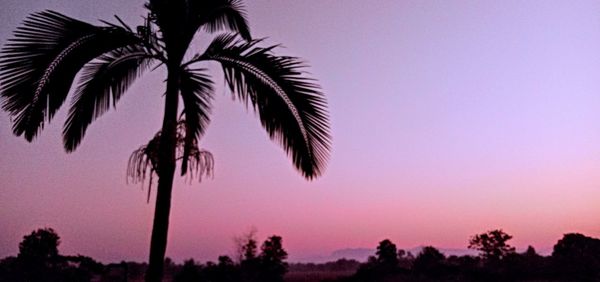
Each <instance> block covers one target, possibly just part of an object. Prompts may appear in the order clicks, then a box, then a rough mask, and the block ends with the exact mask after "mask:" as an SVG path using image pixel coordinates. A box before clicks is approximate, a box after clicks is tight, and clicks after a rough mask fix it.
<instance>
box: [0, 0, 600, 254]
mask: <svg viewBox="0 0 600 282" xmlns="http://www.w3.org/2000/svg"><path fill="white" fill-rule="evenodd" d="M125 2H127V3H126V4H124V3H125ZM246 2H247V10H248V16H249V20H250V23H251V27H252V31H253V36H254V37H265V36H269V38H270V39H269V40H268V41H267V42H268V43H283V45H284V46H285V48H282V49H279V50H278V51H277V52H278V53H279V54H285V55H296V56H301V57H303V58H306V59H307V60H308V61H309V62H310V64H311V66H312V68H311V69H310V71H311V73H312V74H313V75H314V76H315V77H317V78H318V79H319V80H320V82H321V85H322V86H323V88H324V91H325V93H326V94H327V97H328V101H329V106H330V113H331V122H332V135H333V152H332V157H331V160H330V162H329V165H328V169H327V171H326V173H325V175H324V176H323V177H322V178H320V179H317V180H316V181H313V182H306V181H305V180H303V179H302V178H301V177H300V175H299V174H298V173H296V172H295V171H294V169H293V167H292V165H291V162H290V161H289V160H288V159H287V157H286V156H285V153H284V152H283V150H282V149H281V148H279V147H278V145H277V144H275V143H273V142H271V141H270V140H269V139H268V136H267V135H266V133H265V132H264V130H263V129H262V128H261V127H260V124H259V122H258V119H257V118H256V117H255V116H254V114H253V113H252V112H250V111H248V110H246V109H245V107H244V106H242V105H241V104H240V103H238V102H237V101H232V100H231V96H230V95H229V93H228V92H227V91H226V90H225V89H224V87H223V80H222V75H221V73H220V72H215V76H214V77H215V80H216V81H217V85H218V86H219V87H217V91H218V93H219V94H220V95H218V99H217V100H216V102H215V105H214V113H213V116H212V118H213V121H212V123H211V126H210V128H209V130H208V133H207V135H206V136H205V138H204V139H203V143H202V144H203V147H204V148H206V149H208V150H210V151H211V152H213V154H214V155H215V158H216V173H215V177H214V179H212V180H210V179H209V180H207V181H205V182H203V183H201V184H197V183H194V184H193V185H187V184H185V182H184V181H183V180H179V181H176V185H175V186H176V187H175V189H174V197H173V209H172V212H171V229H170V234H169V246H168V250H167V256H170V257H172V258H174V259H175V260H176V261H181V260H182V259H184V258H189V257H194V258H196V259H200V260H207V259H211V260H215V259H216V258H217V255H219V254H233V249H234V248H233V238H234V237H235V236H238V235H240V234H242V233H245V232H247V231H248V230H249V229H250V228H252V227H256V228H257V229H258V237H259V239H261V240H262V239H264V238H265V237H266V236H268V235H271V234H279V235H282V236H283V238H284V246H285V248H286V249H287V250H288V252H289V253H290V256H291V258H292V259H297V258H303V257H309V256H313V255H319V254H327V253H329V252H330V251H332V250H335V249H339V248H345V247H375V246H376V244H377V242H378V241H380V240H381V239H384V238H390V239H391V240H392V241H394V242H395V243H397V244H398V245H399V246H400V247H402V248H410V247H414V246H417V245H422V244H432V245H435V246H439V247H448V248H465V247H466V245H467V241H468V238H469V236H471V235H473V234H475V233H478V232H483V231H486V230H488V229H492V228H503V229H504V230H505V231H507V232H508V233H510V234H512V235H513V236H514V239H513V241H512V242H513V243H514V244H515V245H516V246H517V247H521V248H522V247H525V246H526V245H527V244H532V245H534V246H535V247H537V248H539V249H547V248H550V247H551V246H552V245H553V244H554V243H555V242H556V241H557V240H558V239H559V238H560V237H561V236H562V234H563V233H566V232H582V233H585V234H587V235H589V236H595V237H600V2H598V1H433V0H431V1H416V0H415V1H392V0H390V1H375V2H369V3H368V5H366V2H365V1H362V0H356V1H316V0H313V1H266V0H261V1H257V0H252V1H246ZM142 4H143V2H142V1H116V0H105V1H96V0H79V1H66V0H44V1H34V0H3V2H2V8H3V9H1V10H0V23H1V24H0V43H2V44H3V43H4V42H6V39H7V38H8V37H9V36H10V32H11V31H12V30H13V29H14V28H15V27H16V26H17V25H19V23H20V22H21V21H22V20H23V19H24V18H25V16H26V15H27V14H28V13H30V12H33V11H39V10H42V9H47V8H48V9H55V10H58V11H61V12H63V13H65V14H67V15H70V16H74V17H77V18H79V19H83V20H87V21H93V22H95V23H97V21H96V19H109V20H110V19H112V15H113V14H115V13H116V14H118V15H119V16H121V17H122V18H123V19H124V20H125V21H126V22H127V23H129V24H130V25H132V26H135V25H137V24H139V23H140V22H141V18H140V15H142V14H143V9H142ZM209 39H210V37H209V36H206V35H202V36H200V37H199V38H198V42H197V44H196V47H198V49H199V50H200V47H201V46H204V44H206V43H205V42H206V40H209ZM215 70H218V69H216V68H215ZM163 78H164V72H163V71H161V70H159V71H155V72H153V73H150V74H147V75H146V76H145V77H144V78H142V79H140V80H138V81H137V83H136V84H135V85H134V86H133V87H132V89H131V90H130V91H129V93H127V95H125V97H124V98H123V99H122V100H121V102H120V104H118V106H117V110H116V111H110V112H109V113H107V114H106V115H105V116H103V117H102V118H101V119H99V120H97V121H96V122H95V124H93V125H92V126H91V127H90V129H89V130H88V133H87V136H86V138H85V139H84V141H83V144H82V146H81V147H80V148H79V149H78V151H76V152H75V153H73V154H70V155H67V154H66V153H64V151H63V149H62V143H61V142H62V141H61V136H60V133H61V130H62V124H63V122H64V120H65V112H66V109H67V107H64V108H63V109H62V111H61V112H60V113H59V114H58V115H57V116H56V117H55V118H54V120H53V121H52V123H51V124H50V125H49V126H46V129H45V131H44V132H43V133H42V134H41V135H40V137H39V138H38V139H37V140H36V141H35V142H34V143H32V144H29V143H27V142H26V141H25V140H24V139H22V138H17V137H14V136H13V135H12V133H11V130H10V126H11V124H10V121H9V117H8V115H7V114H6V113H4V112H1V113H0V152H3V154H2V157H1V158H0V186H1V187H0V257H4V256H7V255H14V254H16V253H17V251H18V243H19V241H20V240H21V238H22V236H23V235H25V234H27V233H29V232H31V231H32V230H34V229H36V228H39V227H43V226H48V227H53V228H54V229H55V230H57V231H58V233H59V235H60V236H61V237H62V241H63V244H62V245H61V251H62V252H63V253H67V254H75V253H81V254H85V255H89V256H93V257H94V258H97V259H99V260H101V261H105V262H106V261H120V260H122V259H131V260H139V261H142V260H145V259H146V258H147V252H148V246H149V239H150V228H151V220H152V215H153V207H154V206H153V204H146V190H141V187H140V185H126V184H125V168H126V164H127V159H128V157H129V154H130V153H131V152H132V151H133V150H134V149H136V148H137V147H139V146H140V145H142V144H143V143H145V142H146V141H147V140H148V139H149V138H151V137H152V136H153V135H154V133H155V132H156V131H157V130H158V129H159V127H160V121H161V119H162V97H161V94H162V93H163V91H164V85H163V84H162V83H161V82H162V80H163ZM65 106H68V104H66V105H65Z"/></svg>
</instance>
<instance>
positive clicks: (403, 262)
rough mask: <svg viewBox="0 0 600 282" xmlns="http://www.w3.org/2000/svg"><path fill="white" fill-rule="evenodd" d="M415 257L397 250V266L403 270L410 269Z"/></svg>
mask: <svg viewBox="0 0 600 282" xmlns="http://www.w3.org/2000/svg"><path fill="white" fill-rule="evenodd" d="M414 260H415V256H414V255H413V254H412V253H411V252H407V251H405V250H398V266H399V267H401V268H404V269H410V268H412V264H413V262H414Z"/></svg>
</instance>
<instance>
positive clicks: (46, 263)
mask: <svg viewBox="0 0 600 282" xmlns="http://www.w3.org/2000/svg"><path fill="white" fill-rule="evenodd" d="M59 244H60V237H59V236H58V234H56V232H55V231H54V229H52V228H43V229H38V230H35V231H33V232H31V234H29V235H26V236H24V237H23V241H21V243H20V244H19V255H18V256H17V258H18V260H19V262H20V264H21V265H22V268H21V270H22V271H23V275H24V277H25V280H30V281H54V280H56V279H57V277H56V267H57V263H58V262H59V260H58V258H59V256H58V245H59Z"/></svg>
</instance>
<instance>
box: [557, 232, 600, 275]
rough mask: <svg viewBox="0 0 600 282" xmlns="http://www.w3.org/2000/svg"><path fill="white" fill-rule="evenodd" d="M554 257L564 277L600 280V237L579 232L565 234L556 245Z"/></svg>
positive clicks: (560, 273) (558, 269)
mask: <svg viewBox="0 0 600 282" xmlns="http://www.w3.org/2000/svg"><path fill="white" fill-rule="evenodd" d="M552 259H553V260H554V265H555V269H556V270H557V271H558V272H559V275H561V276H563V277H571V278H573V279H577V280H581V281H600V239H596V238H591V237H587V236H585V235H582V234H578V233H569V234H565V235H564V236H563V238H562V239H560V240H559V241H558V242H557V243H556V245H554V251H553V252H552Z"/></svg>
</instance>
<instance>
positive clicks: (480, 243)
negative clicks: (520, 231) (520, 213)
mask: <svg viewBox="0 0 600 282" xmlns="http://www.w3.org/2000/svg"><path fill="white" fill-rule="evenodd" d="M510 239H512V236H511V235H509V234H507V233H506V232H504V231H502V229H496V230H491V231H488V232H486V233H482V234H477V235H475V236H473V237H471V239H470V240H469V249H475V250H478V251H480V252H481V256H482V258H484V259H486V260H491V261H497V260H500V259H502V258H504V257H506V256H507V255H508V254H511V253H514V252H515V248H514V247H512V246H510V245H509V244H507V242H508V240H510Z"/></svg>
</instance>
